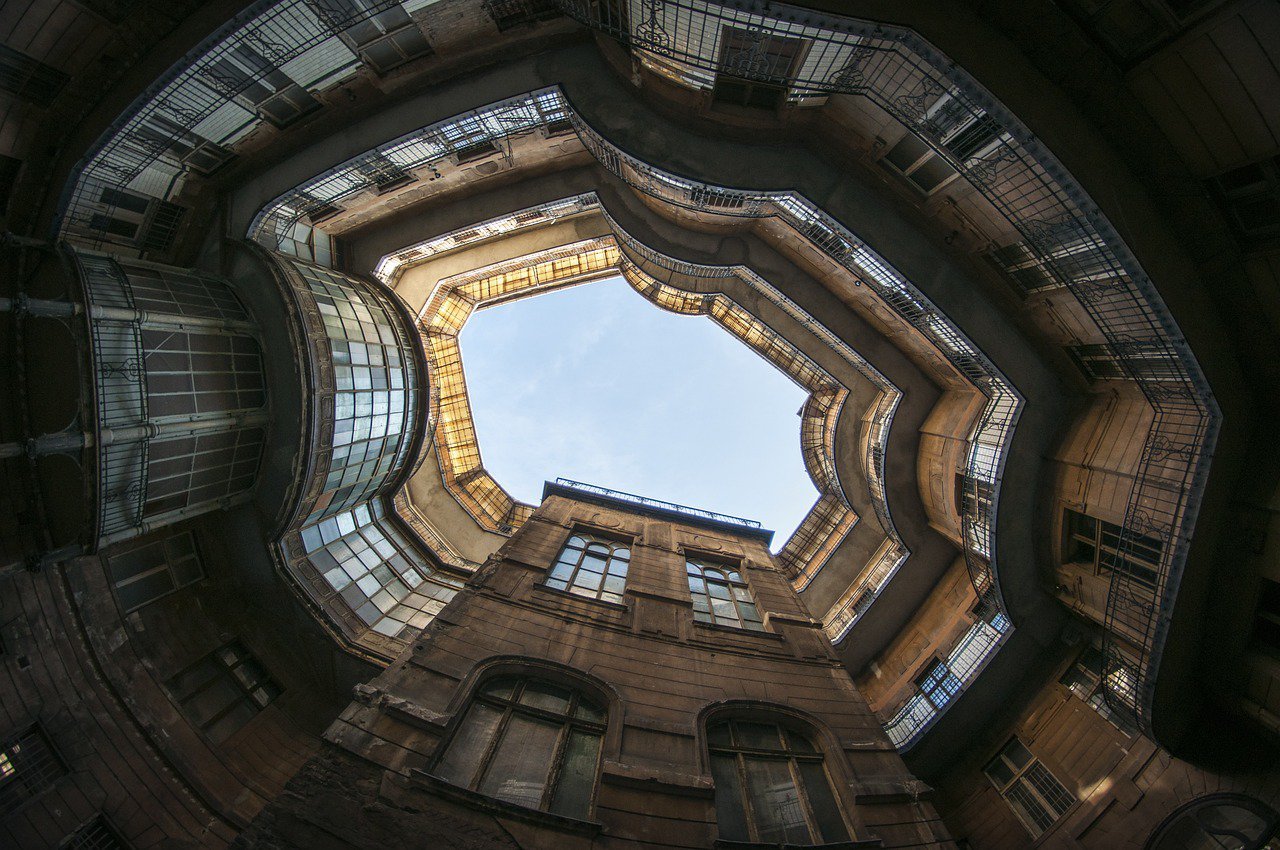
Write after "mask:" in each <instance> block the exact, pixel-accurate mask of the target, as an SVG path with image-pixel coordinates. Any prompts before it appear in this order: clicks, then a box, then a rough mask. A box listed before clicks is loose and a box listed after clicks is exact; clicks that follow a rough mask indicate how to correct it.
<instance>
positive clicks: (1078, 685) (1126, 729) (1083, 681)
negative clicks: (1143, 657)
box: [1058, 645, 1137, 735]
mask: <svg viewBox="0 0 1280 850" xmlns="http://www.w3.org/2000/svg"><path fill="white" fill-rule="evenodd" d="M1090 656H1096V657H1097V662H1098V667H1097V669H1096V670H1095V669H1094V668H1093V666H1091V663H1090V662H1091V660H1092V659H1091V657H1090ZM1124 669H1125V668H1123V667H1122V668H1121V670H1124ZM1105 675H1106V658H1105V657H1103V655H1102V653H1101V652H1100V651H1099V650H1098V649H1097V648H1096V647H1094V646H1093V645H1088V646H1086V647H1085V648H1084V649H1082V650H1081V651H1080V652H1079V654H1078V655H1076V657H1075V659H1074V660H1073V661H1072V662H1071V665H1070V666H1069V667H1067V669H1066V670H1064V671H1063V672H1062V675H1061V676H1059V677H1058V684H1060V685H1062V687H1064V688H1065V689H1066V690H1067V692H1068V693H1069V694H1071V695H1072V696H1074V697H1075V698H1076V699H1078V700H1080V701H1081V702H1083V703H1085V704H1086V705H1088V706H1089V707H1090V708H1092V709H1093V710H1094V711H1096V712H1097V713H1098V714H1099V715H1100V716H1102V717H1103V718H1105V719H1106V721H1107V722H1108V723H1110V724H1111V725H1112V726H1114V727H1116V729H1118V730H1119V731H1121V732H1123V733H1124V734H1125V735H1133V734H1134V733H1136V732H1137V729H1136V728H1135V727H1134V726H1133V724H1132V722H1131V721H1130V720H1129V719H1128V718H1127V717H1126V716H1125V715H1124V714H1123V713H1120V712H1116V711H1113V710H1112V709H1111V706H1110V705H1108V704H1107V697H1106V692H1107V688H1106V686H1105V685H1104V684H1103V681H1104V677H1105ZM1111 675H1112V676H1115V675H1116V673H1114V672H1113V673H1112V674H1111ZM1128 676H1129V678H1130V681H1131V682H1136V681H1137V677H1136V675H1134V674H1133V673H1132V672H1131V671H1129V672H1128Z"/></svg>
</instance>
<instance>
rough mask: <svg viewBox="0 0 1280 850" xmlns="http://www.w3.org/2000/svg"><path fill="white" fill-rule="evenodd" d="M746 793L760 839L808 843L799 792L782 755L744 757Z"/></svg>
mask: <svg viewBox="0 0 1280 850" xmlns="http://www.w3.org/2000/svg"><path fill="white" fill-rule="evenodd" d="M745 764H746V769H747V795H748V796H749V797H750V799H751V810H752V812H754V814H755V820H756V831H757V832H759V833H760V836H759V837H760V841H762V842H770V841H772V842H778V843H789V844H812V843H813V841H812V839H811V838H810V836H809V827H808V825H807V824H806V823H805V819H804V811H803V809H802V808H801V806H800V795H799V793H798V792H797V791H796V786H795V782H794V781H793V780H792V778H791V769H790V766H789V765H788V764H787V761H786V760H785V759H762V758H752V757H751V756H747V757H745Z"/></svg>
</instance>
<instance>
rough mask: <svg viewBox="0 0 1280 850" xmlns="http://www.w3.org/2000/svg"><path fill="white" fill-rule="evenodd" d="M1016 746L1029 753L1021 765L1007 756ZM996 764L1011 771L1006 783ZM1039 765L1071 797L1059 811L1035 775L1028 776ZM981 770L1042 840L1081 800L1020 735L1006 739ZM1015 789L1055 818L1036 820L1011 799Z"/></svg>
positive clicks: (1021, 821)
mask: <svg viewBox="0 0 1280 850" xmlns="http://www.w3.org/2000/svg"><path fill="white" fill-rule="evenodd" d="M1015 745H1016V746H1017V747H1020V748H1022V750H1023V751H1025V752H1026V754H1027V761H1026V763H1024V764H1022V765H1019V764H1018V763H1017V762H1016V761H1014V760H1013V759H1012V758H1010V757H1009V756H1007V755H1006V753H1008V752H1009V751H1010V750H1012V749H1013V748H1014V746H1015ZM997 763H1001V764H1002V765H1003V766H1005V767H1006V768H1007V769H1008V770H1009V771H1010V778H1009V780H1008V781H1007V782H1004V783H1001V782H999V781H997V779H996V777H995V776H993V775H992V773H991V770H992V766H993V765H995V764H997ZM1037 767H1038V768H1039V769H1040V771H1042V772H1043V773H1044V774H1045V775H1046V776H1048V778H1049V779H1051V780H1052V781H1053V782H1054V783H1055V784H1057V786H1058V788H1060V789H1061V790H1062V792H1063V793H1064V794H1065V795H1066V796H1067V797H1069V798H1070V802H1069V803H1068V804H1067V805H1065V806H1063V807H1062V808H1061V810H1059V808H1058V806H1057V805H1056V804H1055V802H1054V801H1052V800H1050V799H1049V798H1048V797H1047V796H1045V792H1044V791H1043V790H1042V789H1040V788H1039V787H1038V786H1037V783H1036V779H1035V778H1028V775H1029V774H1031V773H1033V772H1034V771H1035V769H1036V768H1037ZM982 772H983V774H984V775H985V776H986V777H987V781H989V782H990V783H991V785H992V786H993V787H994V788H995V789H996V793H998V794H999V795H1000V798H1001V799H1002V800H1004V801H1005V803H1006V804H1007V805H1008V806H1009V809H1010V810H1011V811H1012V812H1013V814H1014V817H1016V818H1017V819H1018V821H1019V822H1020V823H1021V824H1022V825H1023V827H1025V828H1026V830H1027V832H1029V833H1030V834H1031V837H1032V838H1034V839H1039V838H1040V837H1041V836H1043V835H1044V834H1045V833H1047V832H1049V831H1050V830H1052V829H1053V828H1054V827H1055V826H1057V825H1058V824H1059V823H1060V822H1061V821H1062V819H1063V818H1064V817H1066V815H1067V813H1068V812H1070V811H1071V810H1072V809H1073V808H1075V806H1076V805H1077V804H1078V803H1079V802H1080V800H1079V798H1078V797H1076V795H1075V794H1074V793H1073V792H1072V791H1071V789H1069V788H1067V786H1066V785H1065V784H1063V782H1062V780H1060V779H1059V778H1058V777H1057V775H1056V774H1055V773H1054V772H1053V771H1052V770H1050V769H1049V767H1048V766H1047V765H1046V764H1045V763H1044V762H1043V761H1041V760H1040V759H1039V758H1037V757H1036V755H1035V754H1034V753H1032V752H1031V748H1030V747H1028V746H1027V745H1026V744H1024V743H1023V742H1022V739H1021V738H1019V737H1018V736H1017V735H1014V736H1013V737H1012V738H1010V739H1009V740H1008V741H1006V742H1005V744H1004V746H1002V747H1001V748H1000V749H999V750H997V751H996V754H995V755H994V756H992V757H991V758H990V759H989V760H988V761H987V764H986V766H985V767H983V768H982ZM1015 788H1017V789H1019V790H1020V791H1022V792H1023V793H1022V796H1029V797H1030V798H1031V799H1032V801H1033V802H1035V803H1037V804H1038V805H1039V806H1040V807H1041V811H1042V812H1043V813H1048V814H1052V815H1053V818H1052V820H1050V821H1049V823H1048V825H1046V826H1043V827H1042V826H1041V825H1040V824H1039V823H1036V822H1035V819H1034V816H1033V815H1032V814H1031V812H1029V811H1024V809H1023V807H1022V804H1021V803H1020V802H1014V800H1013V799H1011V798H1010V792H1011V791H1012V790H1013V789H1015ZM1050 790H1052V789H1050Z"/></svg>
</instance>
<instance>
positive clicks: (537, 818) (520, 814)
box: [411, 770, 835, 847]
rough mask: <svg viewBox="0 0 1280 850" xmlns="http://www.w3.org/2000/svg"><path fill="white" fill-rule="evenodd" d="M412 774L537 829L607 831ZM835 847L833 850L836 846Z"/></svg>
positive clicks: (446, 794)
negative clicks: (537, 827) (538, 827)
mask: <svg viewBox="0 0 1280 850" xmlns="http://www.w3.org/2000/svg"><path fill="white" fill-rule="evenodd" d="M411 773H412V778H413V780H414V781H415V782H416V783H417V784H419V785H423V786H426V788H427V789H429V790H430V791H431V792H433V793H435V794H437V795H439V796H440V797H443V798H444V799H446V800H451V801H453V802H455V803H460V804H462V805H464V806H466V807H467V808H470V809H475V810H477V811H482V812H486V813H487V814H490V815H493V816H494V817H502V818H513V819H515V820H519V821H524V822H525V823H531V824H533V825H535V826H542V827H547V828H548V829H554V830H557V831H559V832H570V833H573V834H575V835H589V836H595V835H599V834H600V831H601V830H602V829H604V824H601V823H597V822H596V821H589V820H578V819H577V818H571V817H568V816H567V815H558V814H555V813H554V812H544V811H543V810H542V809H531V808H529V807H528V806H522V805H520V804H519V803H509V802H507V801H506V800H499V799H498V798H497V797H490V796H489V795H488V794H481V793H480V792H479V791H468V790H467V789H466V788H460V787H458V786H457V785H454V784H453V783H451V782H446V781H445V780H443V779H441V778H440V777H438V776H433V775H432V774H430V773H427V772H426V771H425V770H414V771H412V772H411ZM832 846H833V847H834V846H835V845H832Z"/></svg>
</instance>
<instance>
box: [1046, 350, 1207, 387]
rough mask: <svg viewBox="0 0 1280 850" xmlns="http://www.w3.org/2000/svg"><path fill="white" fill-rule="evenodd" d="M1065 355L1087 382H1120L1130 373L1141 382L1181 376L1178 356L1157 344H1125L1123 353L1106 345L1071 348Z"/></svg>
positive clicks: (1165, 379) (1176, 378) (1172, 378)
mask: <svg viewBox="0 0 1280 850" xmlns="http://www.w3.org/2000/svg"><path fill="white" fill-rule="evenodd" d="M1067 355H1068V356H1069V357H1070V358H1071V359H1072V361H1074V362H1075V364H1076V367H1077V368H1078V369H1079V370H1080V371H1081V372H1083V373H1084V376H1085V377H1086V378H1088V379H1089V380H1090V381H1102V380H1123V379H1125V378H1128V377H1129V375H1130V374H1132V375H1133V377H1134V378H1135V379H1137V380H1140V381H1162V380H1163V381H1170V380H1175V381H1176V380H1179V379H1181V378H1182V377H1183V372H1182V369H1181V367H1180V366H1179V363H1178V360H1177V355H1176V354H1175V353H1174V352H1173V351H1172V350H1171V349H1165V348H1164V347H1163V346H1161V345H1158V344H1150V345H1138V344H1135V343H1126V344H1125V347H1124V350H1123V351H1116V350H1115V349H1113V347H1112V346H1110V345H1105V344H1090V345H1072V346H1068V347H1067ZM1121 361H1123V362H1121ZM1126 367H1128V368H1126Z"/></svg>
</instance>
